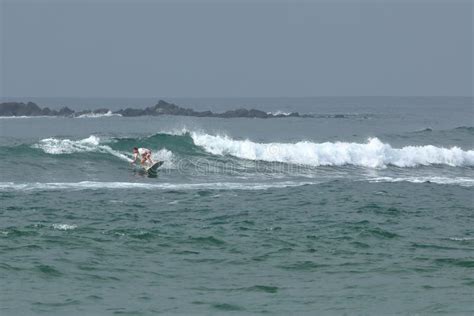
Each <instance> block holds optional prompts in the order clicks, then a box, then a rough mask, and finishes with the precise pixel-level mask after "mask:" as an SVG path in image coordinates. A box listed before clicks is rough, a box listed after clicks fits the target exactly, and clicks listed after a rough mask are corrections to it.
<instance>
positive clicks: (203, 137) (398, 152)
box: [191, 133, 474, 168]
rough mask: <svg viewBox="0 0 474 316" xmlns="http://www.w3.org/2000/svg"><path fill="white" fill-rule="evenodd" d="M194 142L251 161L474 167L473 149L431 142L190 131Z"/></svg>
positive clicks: (382, 166) (315, 164) (213, 151)
mask: <svg viewBox="0 0 474 316" xmlns="http://www.w3.org/2000/svg"><path fill="white" fill-rule="evenodd" d="M191 137H192V139H193V141H194V143H195V144H196V145H198V146H201V147H202V148H204V149H205V150H206V151H207V152H209V153H211V154H213V155H230V156H234V157H238V158H242V159H248V160H261V161H269V162H283V163H290V164H302V165H310V166H342V165H354V166H362V167H370V168H384V167H386V166H388V165H392V166H397V167H416V166H427V165H448V166H454V167H462V166H474V150H467V151H465V150H462V149H461V148H459V147H452V148H443V147H436V146H432V145H425V146H405V147H402V148H393V147H392V146H391V145H390V144H384V143H382V142H381V141H380V140H379V139H378V138H370V139H369V140H368V141H367V143H348V142H325V143H314V142H309V141H300V142H297V143H256V142H253V141H251V140H234V139H232V138H230V137H227V136H213V135H208V134H199V133H191Z"/></svg>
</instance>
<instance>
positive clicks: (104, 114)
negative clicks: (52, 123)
mask: <svg viewBox="0 0 474 316" xmlns="http://www.w3.org/2000/svg"><path fill="white" fill-rule="evenodd" d="M112 116H122V114H118V113H112V111H108V112H106V113H93V112H91V113H84V114H81V115H78V116H76V117H77V118H99V117H112Z"/></svg>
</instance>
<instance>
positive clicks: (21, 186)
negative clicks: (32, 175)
mask: <svg viewBox="0 0 474 316" xmlns="http://www.w3.org/2000/svg"><path fill="white" fill-rule="evenodd" d="M314 183H315V182H297V181H284V182H274V183H260V182H254V183H252V182H203V183H143V182H98V181H81V182H47V183H44V182H28V183H15V182H0V190H3V191H7V190H14V191H33V190H40V191H49V190H89V189H91V190H97V189H143V190H202V189H209V190H266V189H270V188H286V187H295V186H302V185H307V184H314Z"/></svg>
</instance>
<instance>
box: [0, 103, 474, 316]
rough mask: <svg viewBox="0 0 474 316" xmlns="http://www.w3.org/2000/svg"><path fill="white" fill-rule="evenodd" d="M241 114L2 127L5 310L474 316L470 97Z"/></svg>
mask: <svg viewBox="0 0 474 316" xmlns="http://www.w3.org/2000/svg"><path fill="white" fill-rule="evenodd" d="M86 101H87V100H78V101H77V102H78V104H83V103H84V106H86V105H90V104H97V106H98V107H99V106H100V107H102V108H103V107H107V108H113V107H112V106H111V104H112V103H113V102H115V101H111V102H109V103H107V104H105V103H101V102H103V101H101V100H89V101H88V102H86ZM211 101H212V102H213V100H210V101H209V102H211ZM244 101H245V104H242V103H241V102H244ZM244 101H243V100H241V99H235V100H234V99H232V100H228V103H225V104H224V103H223V104H220V105H219V104H217V105H216V107H208V108H207V107H204V105H202V104H203V103H205V102H204V101H203V100H197V101H196V104H201V105H202V106H203V107H201V108H198V107H196V109H199V110H208V109H212V110H215V111H216V112H223V111H226V110H229V109H235V108H238V106H239V105H241V106H246V107H247V106H252V107H255V108H257V109H261V110H263V111H265V112H272V113H279V114H281V115H282V116H284V115H285V113H291V112H299V113H300V114H311V115H312V117H305V118H303V117H300V118H296V117H281V118H279V119H249V118H239V119H237V118H233V119H224V118H205V117H202V118H198V117H179V116H169V117H166V116H160V117H146V116H143V117H135V118H132V117H120V116H110V115H107V113H104V115H98V116H94V115H92V116H91V115H89V114H86V115H85V116H83V117H77V118H63V117H55V118H49V117H48V118H46V117H45V118H41V117H35V118H28V117H24V118H21V119H2V120H1V122H0V201H1V203H0V205H1V207H0V219H1V220H0V244H1V247H0V252H1V258H2V260H1V262H0V279H1V281H2V287H1V288H0V314H2V315H3V314H6V315H10V314H11V315H17V314H21V315H32V314H48V315H49V314H51V315H56V314H65V315H69V314H78V315H79V314H80V315H82V314H86V315H89V314H90V315H102V314H130V315H132V314H133V315H135V314H136V315H148V314H150V315H154V314H165V315H167V314H173V313H174V314H179V315H190V314H200V315H212V314H230V313H236V314H261V313H266V314H271V315H273V314H275V315H280V314H282V315H292V314H302V315H313V314H314V313H315V311H319V312H320V313H327V314H353V313H354V311H355V310H356V311H359V313H360V314H374V315H380V314H422V315H424V314H426V315H431V314H433V313H435V314H436V313H437V314H448V315H450V314H460V315H471V314H473V313H474V309H473V308H472V288H473V284H474V283H473V282H474V279H473V277H472V273H471V270H472V269H473V267H474V230H473V227H474V225H473V223H472V221H473V218H472V214H473V203H472V197H473V196H474V126H473V124H472V102H471V101H469V100H468V101H469V102H467V101H466V100H465V99H464V98H462V99H458V98H440V99H437V98H430V99H427V100H422V101H420V99H419V98H415V99H409V100H408V101H406V100H399V99H397V100H391V99H390V98H376V99H375V100H372V99H370V98H363V99H362V100H359V99H352V98H349V99H347V98H346V99H336V100H326V99H324V100H323V101H321V102H319V101H320V100H319V99H311V98H310V99H282V100H279V101H278V100H275V99H269V100H266V101H265V100H263V101H262V99H256V100H253V101H252V100H244ZM247 101H248V103H247ZM326 101H330V102H326ZM122 102H123V103H122V104H116V108H121V107H122V108H123V107H126V106H132V105H133V103H130V102H131V101H130V100H129V99H127V100H123V101H122ZM135 102H137V103H138V104H141V102H143V100H138V101H135ZM275 102H276V103H275ZM318 102H319V103H318ZM352 102H355V103H354V104H355V105H351V104H352ZM357 102H358V103H357ZM404 102H408V103H407V106H405V107H404V106H403V104H405V103H404ZM420 102H422V104H421V105H420ZM423 102H424V103H423ZM129 103H130V105H129ZM216 103H217V101H216ZM178 104H179V103H178ZM209 104H210V103H209ZM60 105H61V106H68V107H70V108H73V109H74V110H77V111H79V110H81V108H79V107H75V104H69V103H64V104H63V102H62V101H61V104H60ZM206 106H207V105H206ZM87 107H90V106H87ZM189 107H193V104H190V105H189ZM193 108H194V107H193ZM114 109H115V108H114ZM133 147H145V148H149V149H151V151H152V153H153V156H152V158H153V159H154V160H163V161H165V164H164V165H163V166H162V167H160V169H159V172H158V175H157V176H156V177H149V176H148V175H147V174H146V173H145V172H143V169H142V168H141V167H140V166H136V165H132V164H131V163H130V161H131V158H132V148H133ZM413 298H416V299H413ZM354 308H356V309H354ZM356 313H357V312H356Z"/></svg>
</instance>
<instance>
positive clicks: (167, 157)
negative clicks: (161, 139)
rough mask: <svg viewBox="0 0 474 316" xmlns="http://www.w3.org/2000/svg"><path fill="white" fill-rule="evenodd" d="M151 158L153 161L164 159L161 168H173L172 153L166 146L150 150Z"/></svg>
mask: <svg viewBox="0 0 474 316" xmlns="http://www.w3.org/2000/svg"><path fill="white" fill-rule="evenodd" d="M151 158H152V159H153V160H154V161H164V164H163V166H162V167H161V168H164V169H173V168H174V167H175V164H174V156H173V153H172V152H171V151H169V150H168V149H166V148H162V149H160V150H158V151H152V155H151Z"/></svg>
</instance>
